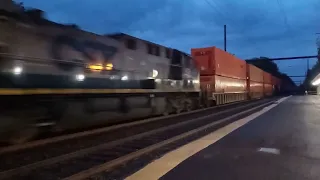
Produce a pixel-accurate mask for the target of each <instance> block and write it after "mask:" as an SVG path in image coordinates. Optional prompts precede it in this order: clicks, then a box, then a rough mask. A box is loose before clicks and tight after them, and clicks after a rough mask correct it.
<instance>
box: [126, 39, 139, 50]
mask: <svg viewBox="0 0 320 180" xmlns="http://www.w3.org/2000/svg"><path fill="white" fill-rule="evenodd" d="M126 46H127V48H128V49H132V50H136V49H137V43H136V41H135V40H133V39H127V40H126Z"/></svg>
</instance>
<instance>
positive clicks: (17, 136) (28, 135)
mask: <svg viewBox="0 0 320 180" xmlns="http://www.w3.org/2000/svg"><path fill="white" fill-rule="evenodd" d="M38 132H39V129H38V127H36V126H27V127H24V128H21V129H18V130H15V131H13V132H12V133H11V135H10V137H9V140H8V143H10V144H22V143H25V142H28V141H30V140H32V139H34V138H35V137H36V136H37V135H38Z"/></svg>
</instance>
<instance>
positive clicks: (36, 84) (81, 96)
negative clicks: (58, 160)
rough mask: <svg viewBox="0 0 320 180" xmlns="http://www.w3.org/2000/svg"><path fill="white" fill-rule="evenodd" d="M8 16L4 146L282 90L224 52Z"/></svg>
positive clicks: (3, 55) (3, 35) (3, 27)
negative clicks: (186, 49)
mask: <svg viewBox="0 0 320 180" xmlns="http://www.w3.org/2000/svg"><path fill="white" fill-rule="evenodd" d="M0 14H1V15H0V82H1V83H0V99H1V104H0V119H1V122H0V133H1V134H2V136H1V137H2V139H1V140H2V141H6V142H10V143H21V142H25V141H28V140H30V139H32V138H33V137H34V136H35V135H36V134H38V133H39V131H40V130H41V131H42V130H46V131H65V130H70V129H79V128H84V127H89V126H95V125H101V124H108V123H116V122H120V121H128V120H133V119H138V118H145V117H149V116H155V115H168V114H170V113H180V112H182V111H191V110H193V109H197V108H202V107H210V106H214V105H219V104H225V103H230V102H235V101H242V100H247V99H254V98H262V97H264V96H271V95H272V93H273V91H274V89H275V87H276V86H278V85H279V79H277V78H275V77H273V76H272V75H270V74H268V73H266V72H263V71H262V70H261V69H259V68H257V67H255V66H253V65H249V64H246V62H245V61H243V60H241V59H239V58H237V57H235V56H233V55H231V54H229V53H227V52H225V51H223V50H220V49H218V48H216V47H209V48H195V49H192V50H191V55H189V54H187V53H184V52H181V51H179V50H176V49H172V48H168V47H164V46H161V45H158V44H155V43H152V42H148V41H145V40H142V39H139V38H136V37H133V36H130V35H127V34H123V33H117V34H111V35H97V34H93V33H90V32H87V31H83V30H81V29H79V28H77V27H74V26H69V25H62V24H57V23H54V22H51V21H49V20H46V19H44V18H35V17H31V16H29V15H27V14H25V13H14V12H6V11H1V13H0Z"/></svg>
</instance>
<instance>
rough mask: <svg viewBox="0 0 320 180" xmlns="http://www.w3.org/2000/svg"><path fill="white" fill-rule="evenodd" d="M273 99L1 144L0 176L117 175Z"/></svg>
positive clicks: (79, 176)
mask: <svg viewBox="0 0 320 180" xmlns="http://www.w3.org/2000/svg"><path fill="white" fill-rule="evenodd" d="M274 102H275V99H264V100H258V101H252V102H245V103H244V102H242V103H235V104H230V105H224V106H220V107H213V108H207V109H205V110H198V111H194V112H188V113H185V114H181V115H172V116H168V117H163V118H153V119H148V120H143V121H138V122H133V123H128V124H122V125H117V126H113V127H107V128H102V129H98V130H93V131H88V132H82V133H76V134H73V135H66V136H62V137H55V138H51V139H45V140H39V141H35V142H30V143H27V144H24V145H17V146H11V147H6V148H2V149H0V161H1V165H0V171H1V172H0V179H17V180H18V179H46V180H50V179H72V180H75V179H109V178H110V179H111V177H114V178H113V179H115V178H116V179H117V178H119V176H123V174H125V173H123V172H125V171H127V170H123V171H117V169H118V170H119V168H123V167H122V166H123V164H130V163H133V164H135V163H136V162H137V161H136V160H139V158H140V159H141V158H142V159H145V160H144V161H143V162H144V163H147V162H149V161H150V160H152V159H154V158H156V157H157V156H159V155H161V154H163V153H165V152H167V151H170V150H172V149H174V148H176V147H179V146H181V145H183V144H185V143H188V142H190V141H192V140H193V139H197V138H199V137H201V136H204V135H206V134H208V133H209V132H212V131H214V130H216V129H218V128H220V127H223V126H225V125H227V124H229V123H231V122H233V121H235V120H238V119H240V118H242V117H245V116H247V115H249V114H252V113H254V112H255V111H258V110H260V109H262V108H264V107H266V106H268V105H270V104H272V103H274ZM152 153H156V157H154V155H152V156H151V157H149V156H148V155H150V154H152ZM138 162H140V161H138ZM144 163H140V166H141V165H143V164H144ZM132 167H138V165H132ZM128 168H129V167H128ZM129 169H130V168H129ZM129 171H130V170H129ZM107 177H108V178H107ZM120 179H121V178H120Z"/></svg>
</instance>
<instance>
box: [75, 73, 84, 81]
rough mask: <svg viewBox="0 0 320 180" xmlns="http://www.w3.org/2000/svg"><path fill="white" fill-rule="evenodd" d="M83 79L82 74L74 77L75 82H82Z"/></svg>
mask: <svg viewBox="0 0 320 180" xmlns="http://www.w3.org/2000/svg"><path fill="white" fill-rule="evenodd" d="M84 79H85V76H84V75H83V74H77V75H76V80H77V81H83V80H84Z"/></svg>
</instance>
